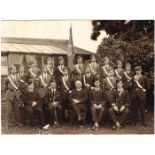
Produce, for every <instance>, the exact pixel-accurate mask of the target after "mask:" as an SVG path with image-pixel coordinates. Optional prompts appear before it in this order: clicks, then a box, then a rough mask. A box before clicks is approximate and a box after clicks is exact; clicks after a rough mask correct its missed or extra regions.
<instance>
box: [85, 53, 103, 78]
mask: <svg viewBox="0 0 155 155" xmlns="http://www.w3.org/2000/svg"><path fill="white" fill-rule="evenodd" d="M88 66H89V68H90V73H91V74H92V75H94V76H96V75H100V65H99V64H98V63H97V60H96V55H94V54H92V55H91V63H89V65H88Z"/></svg>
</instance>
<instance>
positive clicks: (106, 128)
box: [1, 106, 154, 135]
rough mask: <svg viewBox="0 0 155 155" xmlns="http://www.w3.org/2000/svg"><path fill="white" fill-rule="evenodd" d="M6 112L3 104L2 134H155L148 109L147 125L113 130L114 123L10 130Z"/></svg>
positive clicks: (151, 112)
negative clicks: (95, 125) (77, 127)
mask: <svg viewBox="0 0 155 155" xmlns="http://www.w3.org/2000/svg"><path fill="white" fill-rule="evenodd" d="M3 118H4V112H3V106H2V125H1V128H2V130H1V133H2V134H51V135H52V134H154V112H153V111H152V110H148V112H147V113H146V120H147V121H146V122H147V127H146V128H145V127H142V126H141V123H140V122H139V123H138V124H137V125H136V126H131V125H126V126H125V127H124V128H121V129H120V130H119V131H115V130H112V124H103V126H101V127H100V129H99V130H98V131H92V130H91V126H88V125H86V126H85V127H84V128H79V129H73V127H71V126H69V125H65V124H64V125H61V126H60V127H59V128H53V127H52V126H51V127H49V129H48V130H47V131H42V130H40V129H39V128H37V127H33V128H32V127H29V126H23V127H21V128H19V127H11V128H9V129H8V130H6V129H5V127H4V119H3Z"/></svg>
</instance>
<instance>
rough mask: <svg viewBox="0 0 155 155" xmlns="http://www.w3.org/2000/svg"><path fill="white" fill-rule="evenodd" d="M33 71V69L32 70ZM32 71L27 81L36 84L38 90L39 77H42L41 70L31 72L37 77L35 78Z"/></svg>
mask: <svg viewBox="0 0 155 155" xmlns="http://www.w3.org/2000/svg"><path fill="white" fill-rule="evenodd" d="M30 69H31V68H30ZM30 69H29V70H28V74H27V80H30V79H31V80H33V82H34V84H35V87H36V88H38V87H39V75H40V69H39V68H36V69H35V70H34V69H31V71H32V72H33V73H34V74H35V75H36V76H34V75H33V74H32V73H31V72H30Z"/></svg>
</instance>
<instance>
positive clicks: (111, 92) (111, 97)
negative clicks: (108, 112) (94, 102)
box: [103, 77, 116, 103]
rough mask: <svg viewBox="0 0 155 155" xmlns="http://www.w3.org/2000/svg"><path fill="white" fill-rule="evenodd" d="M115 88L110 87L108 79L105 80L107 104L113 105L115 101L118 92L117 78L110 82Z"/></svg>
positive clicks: (104, 87)
mask: <svg viewBox="0 0 155 155" xmlns="http://www.w3.org/2000/svg"><path fill="white" fill-rule="evenodd" d="M110 81H111V83H112V84H113V86H114V89H112V87H111V86H110V84H109V82H108V80H107V78H105V79H104V80H103V89H104V90H105V93H106V98H107V102H109V103H113V102H114V101H115V91H116V78H115V77H114V78H113V80H110Z"/></svg>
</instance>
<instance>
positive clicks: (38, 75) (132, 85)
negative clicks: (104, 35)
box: [4, 55, 149, 130]
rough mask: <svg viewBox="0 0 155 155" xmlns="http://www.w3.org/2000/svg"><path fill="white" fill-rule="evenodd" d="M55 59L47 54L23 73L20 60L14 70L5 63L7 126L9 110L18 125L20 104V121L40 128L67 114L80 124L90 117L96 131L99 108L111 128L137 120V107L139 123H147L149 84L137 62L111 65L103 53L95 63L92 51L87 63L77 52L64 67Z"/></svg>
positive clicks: (99, 122)
mask: <svg viewBox="0 0 155 155" xmlns="http://www.w3.org/2000/svg"><path fill="white" fill-rule="evenodd" d="M58 61H59V65H58V66H56V67H55V66H54V65H53V61H52V58H51V57H48V58H47V64H46V65H44V66H43V67H42V69H40V68H38V66H37V64H36V63H33V64H32V65H31V67H30V68H29V69H28V71H27V72H25V69H24V66H23V65H21V66H20V67H19V70H18V71H17V68H16V67H15V66H12V67H11V68H10V74H9V75H8V77H6V79H5V83H4V89H5V92H6V93H5V103H6V104H5V106H6V110H5V120H6V121H5V125H6V127H7V128H8V127H10V126H11V124H10V121H9V120H10V119H9V118H10V115H11V113H12V112H13V114H14V118H15V124H14V125H18V126H21V124H22V123H23V120H22V118H21V109H24V111H25V119H24V123H25V122H27V123H28V124H30V125H33V122H34V118H35V117H37V119H38V121H39V125H40V127H41V129H47V128H48V127H49V126H50V125H52V126H54V127H57V126H59V125H60V124H61V122H65V121H67V120H68V118H70V117H71V114H72V116H74V118H75V122H76V123H77V124H78V125H80V126H81V125H83V124H84V123H83V122H84V121H85V120H86V119H87V120H88V122H89V123H90V122H93V126H92V129H93V130H98V129H99V126H100V125H101V124H102V120H103V117H104V113H105V112H108V114H109V115H108V116H109V117H110V119H111V120H112V121H113V129H117V130H119V129H120V128H121V127H123V126H124V124H125V121H126V120H127V119H128V118H130V119H131V124H132V125H135V124H136V123H137V121H138V110H140V112H141V115H140V116H141V122H142V125H143V126H144V127H146V126H147V125H146V121H145V101H146V92H147V90H148V89H149V83H148V79H147V77H146V76H144V75H142V67H141V66H135V68H134V70H132V66H131V64H130V63H125V64H124V65H123V62H122V61H120V60H118V61H117V62H116V66H111V65H110V60H109V58H108V57H107V56H106V57H104V64H103V65H102V66H101V65H99V63H98V62H97V59H96V55H92V56H91V59H90V63H88V64H84V62H83V58H82V56H78V57H77V64H75V65H74V66H73V70H69V69H68V68H67V67H66V66H65V62H64V58H63V57H62V56H60V57H59V58H58ZM123 66H124V68H123ZM22 112H23V111H22ZM110 119H109V120H110Z"/></svg>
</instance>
